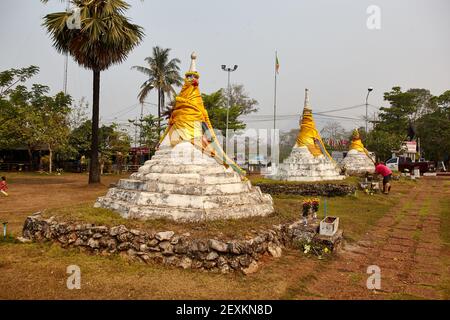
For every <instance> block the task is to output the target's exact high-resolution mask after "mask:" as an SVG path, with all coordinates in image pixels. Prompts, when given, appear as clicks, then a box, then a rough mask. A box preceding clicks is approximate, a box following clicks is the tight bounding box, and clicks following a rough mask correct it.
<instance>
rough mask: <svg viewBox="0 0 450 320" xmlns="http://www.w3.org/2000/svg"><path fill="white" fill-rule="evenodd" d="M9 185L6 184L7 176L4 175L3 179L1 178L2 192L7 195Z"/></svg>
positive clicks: (0, 188) (0, 190)
mask: <svg viewBox="0 0 450 320" xmlns="http://www.w3.org/2000/svg"><path fill="white" fill-rule="evenodd" d="M6 191H8V185H7V184H6V177H2V180H0V193H2V194H4V195H5V196H8V193H7V192H6Z"/></svg>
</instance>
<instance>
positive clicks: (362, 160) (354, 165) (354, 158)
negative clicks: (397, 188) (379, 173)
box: [340, 129, 375, 175]
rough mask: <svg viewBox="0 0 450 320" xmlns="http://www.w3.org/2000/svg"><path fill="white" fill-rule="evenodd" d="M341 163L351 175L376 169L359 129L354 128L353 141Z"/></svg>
mask: <svg viewBox="0 0 450 320" xmlns="http://www.w3.org/2000/svg"><path fill="white" fill-rule="evenodd" d="M340 165H341V166H342V167H343V168H344V169H345V172H346V173H347V174H349V175H361V174H365V173H366V172H374V171H375V166H374V161H373V160H372V158H371V157H370V154H369V151H367V149H366V148H365V147H364V144H363V143H362V141H361V137H360V135H359V132H358V129H354V130H353V133H352V142H351V144H350V147H349V150H348V152H347V155H346V156H345V158H344V159H343V160H342V161H341V163H340Z"/></svg>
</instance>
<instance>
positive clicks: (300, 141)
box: [296, 89, 326, 157]
mask: <svg viewBox="0 0 450 320" xmlns="http://www.w3.org/2000/svg"><path fill="white" fill-rule="evenodd" d="M296 146H297V147H307V148H308V150H309V152H311V153H312V155H313V156H315V157H317V156H320V155H323V154H324V153H323V152H322V148H321V146H322V147H323V142H322V138H321V137H320V134H319V132H318V131H317V129H316V124H315V123H314V119H313V116H312V110H311V105H310V103H309V90H308V89H305V103H304V107H303V116H302V118H301V120H300V132H299V133H298V136H297V142H296ZM323 149H325V148H323ZM325 152H326V150H325Z"/></svg>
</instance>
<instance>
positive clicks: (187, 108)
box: [160, 53, 245, 176]
mask: <svg viewBox="0 0 450 320" xmlns="http://www.w3.org/2000/svg"><path fill="white" fill-rule="evenodd" d="M196 59H197V56H196V54H195V53H192V55H191V67H190V68H189V71H188V72H186V74H185V79H184V85H183V87H182V88H181V92H180V94H179V95H178V96H177V97H176V100H175V107H174V109H173V111H172V114H171V116H170V119H169V125H168V128H167V129H166V132H165V133H164V134H163V136H162V138H161V140H160V143H161V142H162V141H163V140H164V139H165V137H166V136H167V135H168V136H169V138H170V144H171V145H172V146H175V145H177V144H178V143H180V142H182V141H190V142H191V143H192V144H193V145H194V146H195V147H197V148H199V149H200V150H202V152H204V153H206V154H208V155H210V156H212V157H214V158H215V159H216V160H217V161H218V162H219V163H222V164H223V165H225V166H226V167H228V166H230V167H231V168H233V170H235V171H236V172H237V173H239V174H240V175H242V176H243V175H245V171H244V170H243V169H241V168H240V167H239V166H238V165H237V164H236V163H235V162H234V161H233V160H231V159H230V158H229V157H228V156H227V154H226V153H225V152H224V151H223V149H222V147H221V146H220V144H219V143H218V140H217V137H216V135H215V133H214V129H213V127H212V125H211V121H210V120H209V116H208V112H207V111H206V109H205V106H204V105H203V99H202V96H201V93H200V89H199V87H198V85H199V81H198V79H199V78H200V75H199V73H198V72H197V70H196V63H195V61H196Z"/></svg>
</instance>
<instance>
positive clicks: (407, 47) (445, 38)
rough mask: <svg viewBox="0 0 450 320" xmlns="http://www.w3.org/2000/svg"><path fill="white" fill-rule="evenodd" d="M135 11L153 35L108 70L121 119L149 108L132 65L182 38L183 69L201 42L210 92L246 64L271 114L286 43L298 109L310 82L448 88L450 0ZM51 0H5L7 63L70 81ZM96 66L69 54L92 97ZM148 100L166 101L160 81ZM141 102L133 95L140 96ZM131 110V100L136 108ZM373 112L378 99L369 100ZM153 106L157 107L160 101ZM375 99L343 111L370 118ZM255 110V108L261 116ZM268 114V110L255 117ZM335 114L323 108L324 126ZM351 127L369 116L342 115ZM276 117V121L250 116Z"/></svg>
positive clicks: (105, 82) (284, 85) (350, 93)
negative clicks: (375, 26) (375, 18)
mask: <svg viewBox="0 0 450 320" xmlns="http://www.w3.org/2000/svg"><path fill="white" fill-rule="evenodd" d="M129 3H131V4H132V8H131V10H129V11H128V13H127V15H128V16H129V17H131V19H132V20H133V22H134V23H137V24H139V25H141V26H142V27H144V29H145V33H146V36H145V38H144V40H143V42H142V43H141V45H140V46H139V47H137V48H136V49H135V50H133V51H132V52H131V54H130V55H129V57H128V59H127V60H126V61H125V62H124V63H123V64H121V65H117V66H113V67H111V68H110V69H109V70H108V71H106V72H103V73H102V79H101V96H100V103H101V106H100V108H101V112H100V114H101V118H102V121H103V122H111V121H113V120H115V121H119V122H123V121H126V120H127V119H129V118H133V117H135V116H137V115H138V114H139V113H140V106H139V105H138V104H137V98H136V96H137V93H138V91H139V86H140V85H141V83H142V82H143V81H144V80H145V77H144V75H142V74H140V73H138V72H137V71H134V70H131V66H133V65H142V64H144V58H145V57H147V56H149V55H151V51H152V47H153V46H156V45H158V46H161V47H165V48H166V47H168V48H172V51H171V54H172V57H178V58H179V59H180V60H181V61H182V64H181V68H182V71H183V73H184V72H185V71H186V70H187V68H188V67H189V62H190V60H189V56H190V53H191V52H192V51H194V50H195V51H196V52H197V54H198V60H197V65H198V70H199V72H200V75H201V78H200V89H201V90H202V92H205V93H210V92H212V91H215V90H217V89H219V88H220V87H225V86H226V84H227V75H226V73H225V72H223V71H222V70H221V69H220V66H221V65H222V64H230V65H231V64H237V65H239V68H238V70H237V71H236V72H234V73H233V74H232V82H233V83H241V84H244V86H245V88H246V90H247V92H248V93H249V95H250V96H251V97H253V98H255V99H257V100H258V101H259V113H258V115H272V114H273V82H274V79H273V78H274V54H275V50H277V51H278V57H279V61H280V73H279V75H278V104H277V106H278V111H277V112H278V114H279V115H293V114H299V113H300V111H301V109H302V107H303V95H304V88H309V89H310V92H311V97H310V99H311V104H312V107H313V111H314V112H320V111H325V110H329V109H334V108H339V107H349V106H354V105H359V104H363V103H364V102H365V96H366V93H367V87H368V86H373V87H374V91H373V92H372V94H371V96H370V98H369V102H370V103H371V104H373V105H377V106H381V105H383V104H384V105H386V104H385V103H384V102H383V93H384V92H385V91H388V90H390V88H391V87H393V86H395V85H399V86H401V87H402V88H404V89H407V88H413V87H418V88H427V89H430V90H431V92H432V93H433V94H435V95H437V94H441V93H442V92H444V91H445V90H447V89H450V41H449V39H450V37H449V36H450V17H449V15H450V1H448V0H371V1H365V0H352V1H336V0H329V1H325V0H314V1H312V0H311V1H300V0H292V1H262V0H241V1H238V0H227V1H211V0H197V1H181V0H178V1H175V0H172V1H170V0H166V1H151V0H145V1H143V2H141V1H129ZM370 5H377V6H378V7H379V8H380V10H381V29H379V30H369V29H368V28H367V25H366V21H367V18H368V17H369V14H367V13H366V10H367V8H368V7H369V6H370ZM64 9H65V4H64V3H61V2H60V1H59V0H50V1H49V3H48V4H46V5H44V4H42V3H41V2H40V1H38V0H33V1H31V0H21V1H19V0H1V2H0V15H1V17H0V18H1V19H0V30H1V44H2V46H1V50H0V70H4V69H8V68H19V67H25V66H28V65H31V64H34V65H37V66H39V67H40V68H41V71H40V74H39V75H38V76H36V77H35V78H34V79H33V80H32V82H36V83H42V84H46V85H49V86H50V87H51V89H52V92H53V93H56V92H57V91H60V90H62V87H63V67H64V58H63V56H62V55H60V54H58V53H57V52H56V50H55V49H54V48H53V47H52V45H51V41H50V39H49V37H48V35H47V34H46V32H45V30H44V28H43V27H42V26H41V23H42V18H43V16H44V15H45V14H47V13H50V12H55V11H63V10H64ZM91 88H92V74H91V72H90V71H88V70H85V69H83V68H81V67H79V66H78V65H77V64H76V63H74V62H73V60H70V63H69V78H68V91H69V93H70V94H71V95H72V96H73V97H74V98H75V99H76V100H78V99H80V98H81V97H86V98H87V100H88V101H91V99H92V97H91V96H92V91H91ZM148 101H149V102H151V103H156V93H151V95H150V97H149V99H148ZM133 105H134V107H132V106H133ZM127 111H128V112H127ZM369 111H370V114H371V115H373V112H375V111H376V109H375V108H373V107H370V108H369ZM144 112H146V113H149V112H151V113H155V112H156V108H155V107H154V106H150V105H147V106H145V109H144ZM363 114H365V108H364V107H361V108H356V109H352V110H349V111H343V112H338V113H335V115H338V116H346V117H352V118H360V117H361V116H362V115H363ZM251 118H252V117H250V119H251ZM256 118H261V116H258V117H256V116H255V117H253V120H255V119H256ZM327 121H330V119H325V118H322V117H316V122H317V123H318V126H319V127H322V126H323V125H324V124H325V123H326V122H327ZM339 121H340V122H341V124H342V125H343V126H344V127H345V128H347V129H350V128H352V127H355V126H356V125H363V124H364V122H362V121H359V122H358V121H356V120H339ZM277 124H278V127H279V128H281V129H290V128H296V127H298V117H290V118H287V119H285V120H280V121H278V122H277ZM248 126H249V127H254V128H265V127H267V128H270V127H271V126H272V122H271V121H267V122H261V121H257V122H249V123H248Z"/></svg>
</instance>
